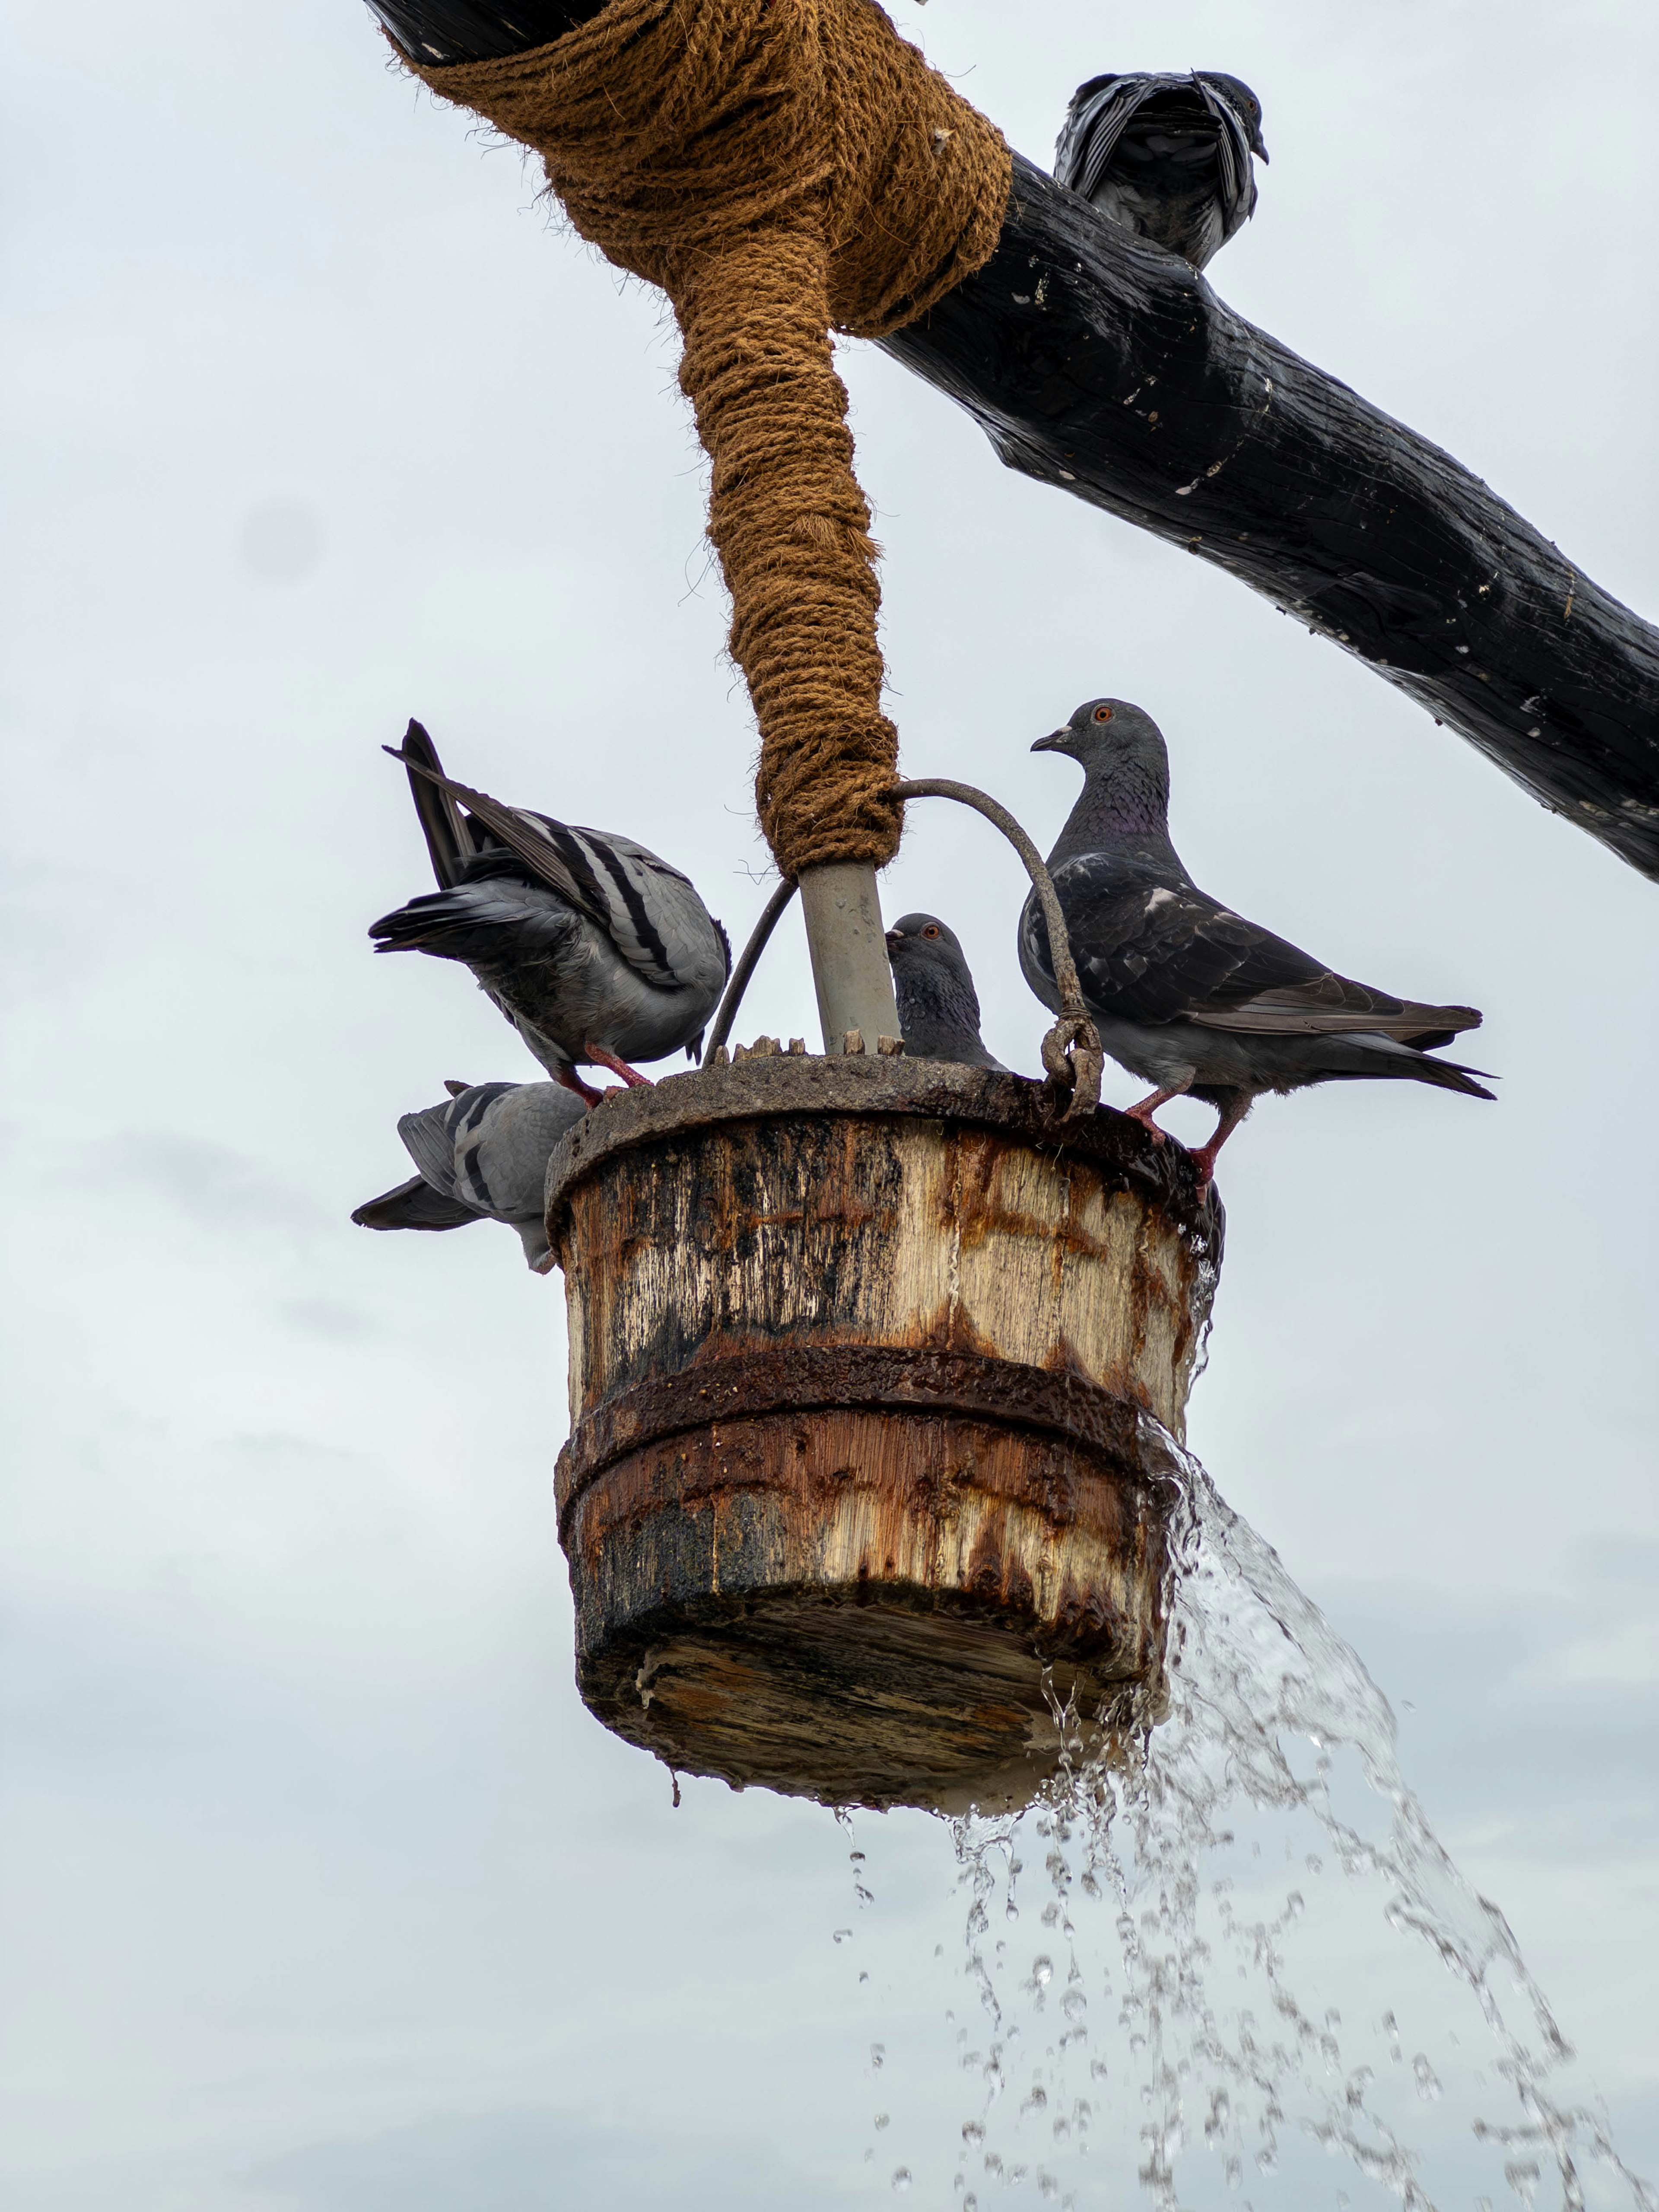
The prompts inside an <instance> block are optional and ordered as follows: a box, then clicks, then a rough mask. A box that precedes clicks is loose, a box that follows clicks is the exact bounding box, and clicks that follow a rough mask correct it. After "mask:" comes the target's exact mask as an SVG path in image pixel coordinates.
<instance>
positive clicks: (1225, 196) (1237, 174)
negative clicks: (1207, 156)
mask: <svg viewBox="0 0 1659 2212" xmlns="http://www.w3.org/2000/svg"><path fill="white" fill-rule="evenodd" d="M1193 82H1194V84H1195V85H1196V86H1197V87H1198V89H1199V91H1200V93H1201V94H1202V95H1203V99H1204V105H1205V106H1206V108H1208V110H1209V111H1210V113H1211V114H1212V116H1213V117H1214V118H1215V125H1216V134H1215V137H1216V149H1215V150H1216V167H1217V170H1218V175H1219V179H1220V185H1221V227H1222V240H1223V242H1224V243H1225V240H1227V239H1229V238H1231V236H1232V235H1233V234H1234V232H1235V231H1237V230H1238V229H1240V228H1242V227H1243V225H1244V223H1246V222H1248V221H1249V217H1250V216H1252V215H1253V214H1254V213H1255V170H1254V169H1252V168H1251V167H1250V142H1249V137H1247V136H1246V134H1245V130H1244V125H1243V122H1242V121H1241V120H1240V118H1239V117H1238V115H1237V112H1236V111H1235V110H1234V108H1233V106H1232V104H1231V101H1230V100H1226V99H1224V98H1223V96H1222V95H1221V94H1219V93H1218V92H1217V91H1216V89H1215V88H1214V87H1213V86H1212V85H1209V84H1206V82H1205V81H1204V79H1203V78H1202V77H1201V76H1196V77H1194V79H1193Z"/></svg>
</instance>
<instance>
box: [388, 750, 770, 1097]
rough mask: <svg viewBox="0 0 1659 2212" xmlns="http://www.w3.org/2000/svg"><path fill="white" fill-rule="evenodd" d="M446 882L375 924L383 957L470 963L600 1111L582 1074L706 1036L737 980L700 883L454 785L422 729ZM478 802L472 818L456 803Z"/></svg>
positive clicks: (434, 835)
mask: <svg viewBox="0 0 1659 2212" xmlns="http://www.w3.org/2000/svg"><path fill="white" fill-rule="evenodd" d="M386 751H387V752H389V753H391V755H392V758H393V759H394V760H400V761H402V762H403V763H404V766H405V767H406V768H407V769H408V770H409V781H410V790H411V791H412V792H413V793H414V797H415V807H416V812H417V813H418V815H419V816H420V819H421V827H422V830H423V831H424V832H425V835H426V842H427V850H428V852H429V853H430V854H431V856H432V867H433V872H434V874H435V876H436V877H437V878H438V883H439V884H440V886H441V888H440V889H439V890H436V891H428V892H427V893H425V894H424V895H423V896H421V897H419V898H412V899H410V902H409V903H408V905H407V906H402V907H399V908H398V910H397V911H396V913H395V914H388V915H382V916H381V918H380V921H377V922H375V923H374V925H373V927H371V928H370V930H369V935H370V936H371V937H372V938H374V940H375V947H374V949H375V951H377V952H429V953H433V954H435V956H436V957H438V958H439V959H441V960H459V961H460V962H462V963H464V964H465V966H466V967H468V968H470V969H471V970H472V973H473V974H474V975H476V976H477V980H478V983H479V986H480V987H481V988H482V989H483V991H484V992H485V994H487V995H488V996H489V998H490V999H491V1000H493V1001H494V1002H495V1005H496V1006H499V1007H500V1009H501V1012H502V1013H504V1014H505V1015H506V1016H507V1019H508V1021H510V1022H511V1023H512V1024H513V1026H514V1028H516V1029H517V1030H518V1031H519V1034H520V1036H522V1037H523V1039H524V1041H525V1042H526V1045H528V1046H529V1048H530V1049H531V1051H532V1053H533V1054H535V1056H536V1058H537V1059H538V1060H540V1062H541V1064H542V1066H544V1068H545V1069H546V1070H547V1072H548V1073H549V1074H550V1076H551V1077H552V1078H553V1079H554V1081H555V1082H556V1083H562V1084H563V1085H565V1087H566V1089H567V1090H570V1091H575V1092H576V1093H577V1094H578V1095H579V1096H580V1097H582V1098H584V1099H586V1101H587V1103H589V1104H590V1105H592V1104H593V1103H595V1102H596V1101H597V1100H598V1099H599V1097H600V1095H601V1094H600V1093H599V1091H594V1090H592V1089H590V1088H589V1086H588V1085H586V1084H585V1083H584V1082H582V1080H581V1079H580V1077H579V1076H578V1075H577V1073H576V1064H577V1063H578V1062H581V1063H584V1064H585V1065H586V1066H593V1067H607V1068H610V1069H611V1071H612V1072H613V1073H616V1074H617V1075H620V1076H621V1078H622V1079H623V1082H624V1083H626V1084H629V1085H634V1084H643V1083H645V1082H646V1081H647V1078H646V1077H645V1076H643V1075H641V1074H640V1073H638V1072H637V1070H636V1069H635V1067H634V1066H632V1065H631V1063H632V1062H633V1061H635V1060H660V1059H662V1058H663V1057H664V1055H665V1054H668V1053H671V1052H673V1051H676V1050H677V1049H678V1048H679V1047H680V1046H681V1045H684V1046H685V1047H686V1048H687V1056H688V1057H689V1058H693V1059H695V1057H696V1049H697V1043H698V1040H699V1039H700V1038H701V1036H702V1030H703V1026H704V1024H705V1023H706V1022H707V1021H708V1017H709V1015H710V1014H711V1013H713V1012H714V1008H715V1006H717V1005H718V1004H719V1001H720V993H721V991H722V989H723V988H724V987H725V984H726V977H727V976H728V975H730V974H731V972H732V948H731V945H730V944H729V943H728V942H727V940H726V932H725V931H724V930H723V929H722V928H721V927H720V924H719V922H717V921H715V920H714V917H713V916H712V915H710V914H709V912H708V908H707V907H705V906H704V904H703V902H702V900H701V899H700V898H699V897H698V896H697V893H696V888H695V886H694V885H693V884H691V882H690V879H689V878H687V877H685V876H683V875H682V874H681V873H680V872H679V870H678V868H671V867H670V866H669V865H668V863H667V862H666V861H665V860H659V859H658V858H657V856H656V854H654V853H648V852H647V850H646V848H645V847H644V846H643V845H636V844H635V842H634V840H633V839H632V838H631V837H622V836H616V835H614V834H612V833H608V832H605V831H601V830H598V829H575V828H573V827H572V826H571V825H570V824H569V823H564V822H559V821H556V820H555V819H554V817H552V816H551V815H550V814H533V813H532V812H530V811H529V810H528V809H527V808H525V807H521V806H504V805H501V802H500V800H499V799H491V798H489V797H488V796H487V795H486V793H483V792H482V791H472V790H470V789H469V788H468V787H467V786H466V785H465V784H464V783H455V782H453V781H451V780H450V779H449V778H448V777H447V776H446V775H444V773H443V769H442V768H441V764H440V763H439V760H438V755H437V750H436V749H435V746H434V744H433V743H432V740H431V738H429V737H428V735H427V733H426V732H425V731H424V730H423V729H422V727H421V725H420V724H419V723H418V722H411V723H410V726H409V731H408V734H407V735H406V736H405V738H404V744H403V750H401V751H398V750H395V749H394V748H393V747H392V746H391V745H387V746H386ZM460 800H465V805H466V811H465V812H463V811H462V809H461V806H460V805H459V804H458V803H457V802H458V801H460Z"/></svg>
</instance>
